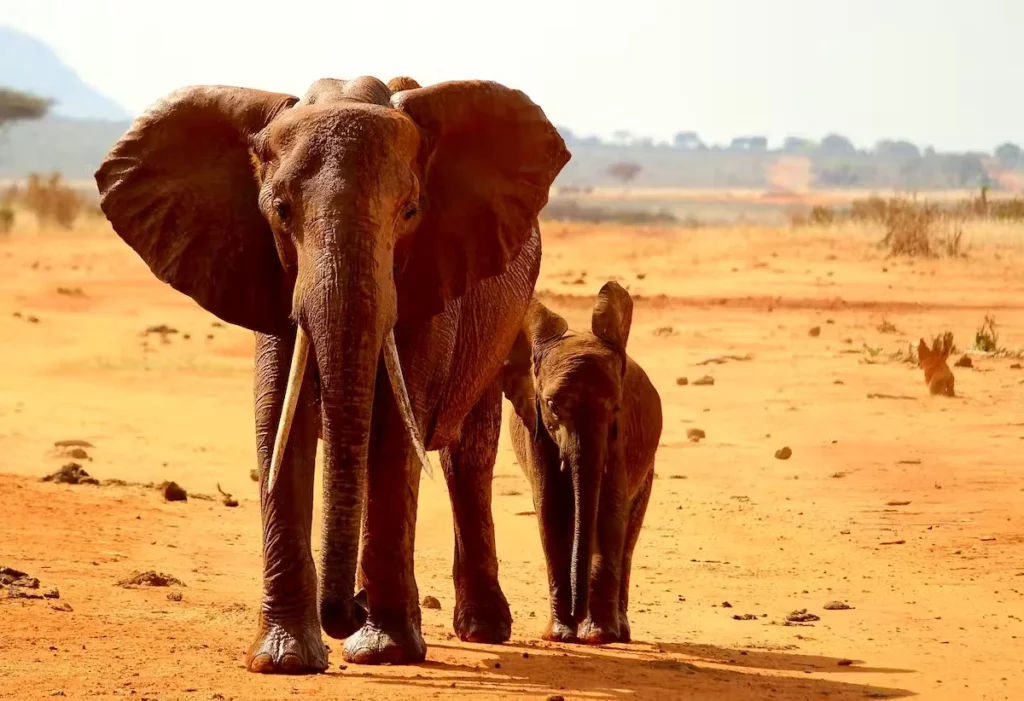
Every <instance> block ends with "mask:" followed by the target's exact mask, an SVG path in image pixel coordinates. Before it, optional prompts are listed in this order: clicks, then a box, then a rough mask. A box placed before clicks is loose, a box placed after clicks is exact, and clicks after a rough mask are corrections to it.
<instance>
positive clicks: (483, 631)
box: [453, 589, 512, 645]
mask: <svg viewBox="0 0 1024 701" xmlns="http://www.w3.org/2000/svg"><path fill="white" fill-rule="evenodd" d="M453 625H454V627H455V633H456V635H458V636H459V640H462V641H463V642H467V643H485V644H488V645H498V644H500V643H504V642H508V640H509V638H511V637H512V612H511V611H510V610H509V607H508V601H506V600H505V595H504V594H502V593H501V590H500V589H499V590H497V591H495V592H489V593H488V594H486V595H483V596H477V597H474V598H470V597H468V596H466V597H459V601H458V602H457V603H456V605H455V614H454V617H453Z"/></svg>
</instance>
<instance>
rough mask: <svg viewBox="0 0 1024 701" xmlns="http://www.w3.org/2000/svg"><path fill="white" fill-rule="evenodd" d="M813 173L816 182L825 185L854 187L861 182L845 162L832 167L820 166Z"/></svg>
mask: <svg viewBox="0 0 1024 701" xmlns="http://www.w3.org/2000/svg"><path fill="white" fill-rule="evenodd" d="M815 175H816V176H817V181H818V184H819V185H824V186H826V187H855V186H857V185H860V184H861V177H860V175H859V174H858V173H857V172H856V171H855V170H854V169H853V168H851V167H850V166H849V165H846V164H841V165H838V166H836V167H834V168H822V169H820V170H819V171H818V172H817V173H815Z"/></svg>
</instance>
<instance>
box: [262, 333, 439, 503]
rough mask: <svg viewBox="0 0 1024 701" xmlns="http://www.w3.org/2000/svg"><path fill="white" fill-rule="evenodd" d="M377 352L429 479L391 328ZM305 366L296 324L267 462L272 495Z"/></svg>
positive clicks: (304, 341) (303, 339)
mask: <svg viewBox="0 0 1024 701" xmlns="http://www.w3.org/2000/svg"><path fill="white" fill-rule="evenodd" d="M381 353H382V354H383V356H384V366H385V368H386V369H387V372H388V380H389V381H390V383H391V389H392V391H393V392H394V393H395V401H396V403H397V404H398V412H399V414H400V415H401V417H402V423H403V424H404V425H405V430H406V433H407V434H408V435H409V440H410V441H411V442H412V445H413V449H414V450H415V452H416V457H417V459H418V460H419V462H420V467H421V468H422V469H423V471H424V472H426V473H427V476H428V477H430V478H433V476H434V470H433V467H432V466H431V464H430V458H429V457H427V450H426V447H425V446H424V445H423V439H422V437H421V436H420V430H419V425H418V424H417V423H416V416H415V414H414V413H413V410H412V402H411V401H410V399H409V390H408V388H407V387H406V385H405V376H404V375H403V373H402V364H401V362H400V361H399V358H398V346H397V344H396V343H395V331H394V329H392V330H390V331H388V333H387V335H386V336H385V338H384V343H383V347H382V348H381ZM308 363H309V334H308V333H306V330H305V329H303V328H302V324H301V323H300V324H299V325H298V328H297V331H296V333H295V350H294V351H293V353H292V362H291V367H290V368H289V371H288V385H287V387H286V389H285V395H284V407H283V408H282V409H281V418H280V420H279V421H278V425H277V435H276V437H275V438H274V451H273V454H272V456H271V459H270V475H269V477H268V478H267V491H268V492H273V491H274V486H275V485H276V484H277V482H278V478H279V477H280V474H281V468H282V465H283V464H284V454H285V448H286V447H287V445H288V436H289V434H290V433H291V430H292V423H293V422H294V420H295V411H296V409H297V408H298V405H299V393H300V390H301V388H302V380H303V378H304V377H305V374H306V365H308Z"/></svg>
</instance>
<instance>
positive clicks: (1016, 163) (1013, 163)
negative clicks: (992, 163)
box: [995, 142, 1024, 168]
mask: <svg viewBox="0 0 1024 701" xmlns="http://www.w3.org/2000/svg"><path fill="white" fill-rule="evenodd" d="M995 157H996V160H998V161H999V165H1001V166H1002V167H1003V168H1019V167H1021V166H1024V152H1022V151H1021V148H1020V146H1018V145H1017V144H1011V143H1010V142H1007V143H1005V144H1000V145H999V146H997V147H996V150H995Z"/></svg>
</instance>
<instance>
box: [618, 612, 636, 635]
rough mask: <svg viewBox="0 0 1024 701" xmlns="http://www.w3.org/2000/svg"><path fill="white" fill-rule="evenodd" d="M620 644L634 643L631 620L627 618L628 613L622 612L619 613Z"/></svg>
mask: <svg viewBox="0 0 1024 701" xmlns="http://www.w3.org/2000/svg"><path fill="white" fill-rule="evenodd" d="M619 642H620V643H631V642H633V633H632V631H630V629H629V619H628V618H626V612H625V611H621V612H620V613H619Z"/></svg>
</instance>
